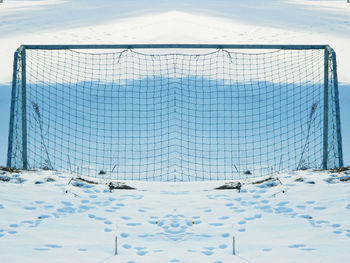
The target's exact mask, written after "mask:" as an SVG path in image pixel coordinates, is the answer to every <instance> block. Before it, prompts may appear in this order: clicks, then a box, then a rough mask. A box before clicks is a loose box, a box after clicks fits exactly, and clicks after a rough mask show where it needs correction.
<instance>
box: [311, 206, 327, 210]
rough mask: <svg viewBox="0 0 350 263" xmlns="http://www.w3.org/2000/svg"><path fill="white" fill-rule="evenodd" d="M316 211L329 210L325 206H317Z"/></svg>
mask: <svg viewBox="0 0 350 263" xmlns="http://www.w3.org/2000/svg"><path fill="white" fill-rule="evenodd" d="M314 209H315V210H325V209H327V207H325V206H315V207H314Z"/></svg>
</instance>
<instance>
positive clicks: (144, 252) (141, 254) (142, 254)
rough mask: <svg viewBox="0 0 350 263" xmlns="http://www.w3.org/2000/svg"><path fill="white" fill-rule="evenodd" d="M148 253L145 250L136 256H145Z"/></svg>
mask: <svg viewBox="0 0 350 263" xmlns="http://www.w3.org/2000/svg"><path fill="white" fill-rule="evenodd" d="M147 253H148V251H144V250H141V251H137V252H136V254H137V255H139V256H144V255H146V254H147Z"/></svg>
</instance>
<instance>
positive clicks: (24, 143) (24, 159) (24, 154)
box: [21, 48, 28, 170]
mask: <svg viewBox="0 0 350 263" xmlns="http://www.w3.org/2000/svg"><path fill="white" fill-rule="evenodd" d="M21 63H22V98H21V100H22V162H23V165H22V169H24V170H26V169H28V159H27V89H26V50H25V48H22V49H21Z"/></svg>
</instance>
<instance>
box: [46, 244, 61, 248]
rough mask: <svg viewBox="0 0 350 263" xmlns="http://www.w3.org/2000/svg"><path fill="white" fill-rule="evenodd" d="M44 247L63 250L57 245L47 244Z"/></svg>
mask: <svg viewBox="0 0 350 263" xmlns="http://www.w3.org/2000/svg"><path fill="white" fill-rule="evenodd" d="M44 247H49V248H62V246H60V245H56V244H46V245H44Z"/></svg>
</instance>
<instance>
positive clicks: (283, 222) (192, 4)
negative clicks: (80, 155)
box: [0, 0, 350, 263]
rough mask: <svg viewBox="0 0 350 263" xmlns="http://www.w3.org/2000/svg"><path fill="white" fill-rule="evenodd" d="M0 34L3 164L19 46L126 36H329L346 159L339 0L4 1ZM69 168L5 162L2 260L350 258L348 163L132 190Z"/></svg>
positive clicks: (348, 59)
mask: <svg viewBox="0 0 350 263" xmlns="http://www.w3.org/2000/svg"><path fill="white" fill-rule="evenodd" d="M0 43H1V46H0V58H1V60H0V123H1V124H2V125H1V126H0V164H2V165H5V163H6V150H7V133H8V117H9V105H10V92H11V78H12V63H13V53H14V51H15V50H16V48H17V47H19V46H20V45H21V44H122V43H127V44H129V43H131V44H137V43H215V44H221V43H222V44H240V43H244V44H329V45H330V46H332V47H333V48H334V49H335V51H336V52H337V59H338V75H339V81H340V97H341V116H342V130H343V145H344V157H345V164H349V160H350V158H349V154H348V151H347V149H349V148H350V139H349V138H348V136H347V134H348V133H349V131H350V127H349V124H348V123H349V121H348V118H349V117H348V114H347V113H348V111H349V105H350V104H349V103H350V91H349V89H350V74H349V69H350V51H349V50H350V49H349V46H350V45H349V44H350V4H348V3H346V0H333V1H323V0H220V1H209V0H202V1H199V0H177V1H174V0H153V1H150V0H135V1H130V0H118V1H115V0H114V1H113V0H100V1H92V0H36V1H35V0H31V1H30V0H28V1H18V0H12V1H10V0H4V3H1V4H0ZM48 178H51V179H53V180H54V181H50V180H48ZM71 178H72V175H70V174H62V173H58V172H49V171H39V172H38V171H36V172H34V171H33V172H20V173H8V172H1V171H0V262H1V263H2V262H4V263H8V262H9V263H12V262H35V263H40V262H45V263H46V262H125V263H132V262H147V263H148V262H150V263H153V262H203V263H204V262H212V263H214V262H215V263H219V262H254V263H259V262H262V263H263V262H269V263H271V262H284V263H287V262H317V263H319V262H342V263H347V262H350V254H349V251H348V250H347V249H348V247H349V245H350V201H349V200H350V191H349V181H347V180H348V178H349V174H346V172H343V173H340V174H337V173H331V172H327V171H324V172H315V171H303V172H291V173H290V174H280V175H278V178H279V180H277V179H276V180H273V181H267V182H265V183H261V184H253V183H252V182H254V180H252V181H250V182H248V181H247V182H243V181H242V182H241V183H242V184H243V186H242V191H241V192H238V191H237V190H214V188H215V187H217V186H220V185H222V184H223V183H225V182H196V183H195V182H193V183H178V182H177V183H157V182H125V183H126V184H128V185H130V186H133V187H135V188H136V190H113V191H112V192H110V191H109V190H108V186H107V185H106V184H107V183H108V181H100V182H99V184H96V185H95V184H87V183H84V182H82V181H79V180H76V179H74V180H72V181H71ZM276 178H277V176H276ZM299 178H303V180H301V179H299ZM1 179H3V180H1ZM297 179H298V180H297ZM7 180H9V181H7ZM256 180H258V179H256ZM296 180H297V181H296ZM47 181H49V182H47ZM115 236H117V239H118V255H114V249H115V248H114V247H115ZM233 236H235V240H236V255H232V237H233Z"/></svg>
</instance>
